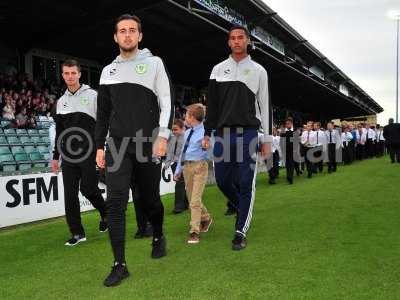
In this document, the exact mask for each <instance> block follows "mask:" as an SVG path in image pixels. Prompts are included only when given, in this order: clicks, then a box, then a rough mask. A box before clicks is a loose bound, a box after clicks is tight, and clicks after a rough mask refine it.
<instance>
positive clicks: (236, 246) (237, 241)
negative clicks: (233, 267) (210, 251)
mask: <svg viewBox="0 0 400 300" xmlns="http://www.w3.org/2000/svg"><path fill="white" fill-rule="evenodd" d="M246 246H247V241H246V238H245V237H244V236H242V235H241V234H238V233H237V234H235V237H234V238H233V240H232V250H234V251H240V250H243V249H244V248H246Z"/></svg>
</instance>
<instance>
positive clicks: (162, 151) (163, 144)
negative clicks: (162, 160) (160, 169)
mask: <svg viewBox="0 0 400 300" xmlns="http://www.w3.org/2000/svg"><path fill="white" fill-rule="evenodd" d="M167 142H168V141H167V139H166V138H163V137H160V136H159V137H157V139H156V141H155V143H154V147H153V155H154V156H157V157H163V156H165V155H166V153H167Z"/></svg>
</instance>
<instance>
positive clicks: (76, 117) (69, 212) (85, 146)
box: [51, 60, 107, 246]
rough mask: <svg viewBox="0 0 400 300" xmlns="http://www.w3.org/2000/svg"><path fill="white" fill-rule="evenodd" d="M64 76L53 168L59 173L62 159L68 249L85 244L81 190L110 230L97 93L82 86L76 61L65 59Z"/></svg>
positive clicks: (56, 114) (102, 227)
mask: <svg viewBox="0 0 400 300" xmlns="http://www.w3.org/2000/svg"><path fill="white" fill-rule="evenodd" d="M62 76H63V79H64V82H65V84H66V86H67V89H66V91H65V93H64V95H63V96H62V97H61V98H60V99H58V101H57V106H56V109H55V112H54V120H55V122H56V137H55V147H54V152H53V160H52V163H51V167H52V170H53V172H58V171H59V158H60V156H61V161H62V162H61V168H62V177H63V183H64V200H65V217H66V219H67V224H68V227H69V230H70V232H71V235H72V237H71V238H70V239H69V240H68V241H66V242H65V245H66V246H75V245H77V244H78V243H80V242H84V241H86V234H85V230H84V228H83V226H82V222H81V211H80V202H79V197H78V195H79V190H80V191H81V193H82V195H83V196H85V197H86V198H87V199H88V200H89V201H90V203H91V204H92V205H93V206H94V207H95V208H96V209H97V210H98V211H99V212H100V215H101V221H100V224H99V230H100V231H101V232H104V231H106V230H107V222H106V207H105V203H104V199H103V196H102V194H101V191H100V189H99V187H98V183H99V182H98V177H97V174H96V159H95V158H96V152H95V147H94V129H95V124H96V109H97V93H96V91H95V90H93V89H92V88H90V86H88V85H85V84H80V82H79V79H80V77H81V67H80V65H79V63H78V62H77V61H76V60H66V61H65V62H64V63H63V65H62Z"/></svg>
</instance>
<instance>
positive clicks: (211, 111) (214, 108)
mask: <svg viewBox="0 0 400 300" xmlns="http://www.w3.org/2000/svg"><path fill="white" fill-rule="evenodd" d="M217 123H218V90H217V69H216V67H214V68H213V70H212V72H211V76H210V81H209V83H208V96H207V111H206V120H205V122H204V128H205V132H204V135H205V136H208V137H210V136H211V132H212V130H213V129H216V128H217Z"/></svg>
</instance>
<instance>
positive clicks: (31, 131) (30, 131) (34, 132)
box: [28, 129, 39, 137]
mask: <svg viewBox="0 0 400 300" xmlns="http://www.w3.org/2000/svg"><path fill="white" fill-rule="evenodd" d="M28 135H29V136H31V137H32V136H38V135H39V131H38V130H37V129H28Z"/></svg>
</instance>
